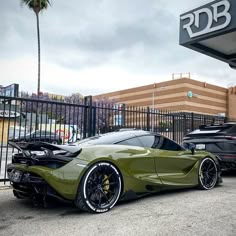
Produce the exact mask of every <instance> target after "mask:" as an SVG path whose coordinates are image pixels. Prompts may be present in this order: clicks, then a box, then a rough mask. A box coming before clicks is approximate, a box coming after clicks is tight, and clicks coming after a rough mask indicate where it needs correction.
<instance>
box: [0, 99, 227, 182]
mask: <svg viewBox="0 0 236 236" xmlns="http://www.w3.org/2000/svg"><path fill="white" fill-rule="evenodd" d="M224 121H225V118H224V117H214V116H207V115H201V114H194V113H183V112H168V111H159V110H153V109H150V108H149V107H126V106H125V104H119V105H117V104H112V103H111V102H107V103H105V102H102V103H93V102H92V97H91V96H89V97H85V99H84V100H81V102H80V103H79V104H73V103H66V102H64V101H46V100H39V99H28V98H19V97H3V96H0V182H4V183H5V181H7V175H6V167H7V164H8V163H10V162H11V156H12V153H13V152H14V151H16V150H14V149H13V148H11V147H10V145H9V141H23V142H24V141H25V142H28V141H29V140H31V141H37V140H41V141H47V142H53V143H58V144H61V143H62V144H66V143H74V142H77V141H78V140H80V139H84V138H86V137H90V136H94V135H98V134H100V133H106V132H111V131H115V130H118V129H121V128H132V129H133V128H136V129H144V130H150V131H153V132H159V133H161V134H164V135H165V136H167V137H169V138H172V139H174V140H175V141H177V142H178V143H181V142H182V138H183V137H184V135H186V134H187V133H188V132H190V131H192V130H193V129H196V128H198V127H199V125H202V124H210V123H214V122H217V123H223V122H224Z"/></svg>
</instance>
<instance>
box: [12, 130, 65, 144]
mask: <svg viewBox="0 0 236 236" xmlns="http://www.w3.org/2000/svg"><path fill="white" fill-rule="evenodd" d="M8 141H11V142H36V141H41V142H48V143H53V144H62V139H61V137H59V135H57V134H56V133H53V132H50V131H45V130H36V131H33V132H31V133H28V134H25V135H18V136H15V137H11V138H9V139H8Z"/></svg>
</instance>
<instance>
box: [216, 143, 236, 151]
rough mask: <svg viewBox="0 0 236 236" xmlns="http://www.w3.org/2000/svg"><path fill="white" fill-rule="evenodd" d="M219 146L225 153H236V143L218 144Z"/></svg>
mask: <svg viewBox="0 0 236 236" xmlns="http://www.w3.org/2000/svg"><path fill="white" fill-rule="evenodd" d="M218 146H219V147H220V148H221V149H222V150H223V151H224V152H236V143H228V142H224V143H218Z"/></svg>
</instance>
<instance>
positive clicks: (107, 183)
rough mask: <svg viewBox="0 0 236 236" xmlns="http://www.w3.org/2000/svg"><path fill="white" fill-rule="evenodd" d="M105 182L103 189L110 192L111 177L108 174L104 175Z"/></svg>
mask: <svg viewBox="0 0 236 236" xmlns="http://www.w3.org/2000/svg"><path fill="white" fill-rule="evenodd" d="M103 183H104V186H103V191H104V193H105V194H107V193H108V190H109V188H110V185H109V183H110V182H109V178H108V176H107V175H104V178H103Z"/></svg>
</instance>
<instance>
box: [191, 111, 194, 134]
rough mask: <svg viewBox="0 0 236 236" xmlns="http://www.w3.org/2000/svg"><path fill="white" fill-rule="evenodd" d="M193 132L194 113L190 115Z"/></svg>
mask: <svg viewBox="0 0 236 236" xmlns="http://www.w3.org/2000/svg"><path fill="white" fill-rule="evenodd" d="M193 130H194V113H193V112H192V113H191V131H193Z"/></svg>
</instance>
